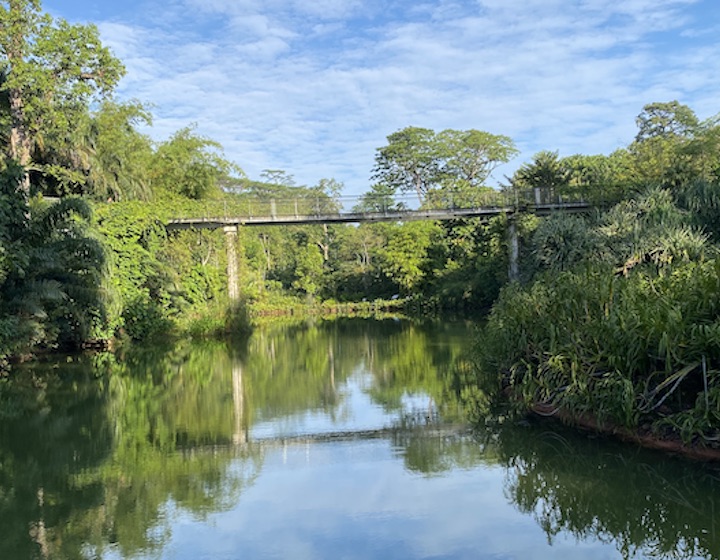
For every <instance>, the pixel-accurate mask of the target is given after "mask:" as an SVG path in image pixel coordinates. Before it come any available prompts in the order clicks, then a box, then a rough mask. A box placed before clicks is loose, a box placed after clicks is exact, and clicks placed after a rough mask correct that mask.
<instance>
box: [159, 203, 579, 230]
mask: <svg viewBox="0 0 720 560" xmlns="http://www.w3.org/2000/svg"><path fill="white" fill-rule="evenodd" d="M588 208H590V205H589V204H588V203H587V202H558V203H548V204H532V205H523V206H483V207H477V208H448V209H438V210H391V211H387V212H319V213H316V214H276V215H258V216H207V217H188V218H176V219H172V220H169V221H168V223H167V224H166V227H167V229H170V230H180V229H217V228H221V227H225V226H270V225H308V224H335V223H363V222H406V221H416V220H454V219H460V218H492V217H493V216H498V215H500V214H508V215H511V214H514V213H516V212H518V211H526V212H532V213H534V214H537V215H541V216H543V215H548V214H551V213H553V212H583V211H585V210H587V209H588Z"/></svg>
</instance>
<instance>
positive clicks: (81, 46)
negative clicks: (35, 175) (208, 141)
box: [0, 0, 125, 193]
mask: <svg viewBox="0 0 720 560" xmlns="http://www.w3.org/2000/svg"><path fill="white" fill-rule="evenodd" d="M124 72H125V70H124V68H123V66H122V64H121V63H120V61H119V60H118V59H117V58H115V57H114V56H113V55H112V54H111V52H110V51H109V50H108V49H107V48H106V47H104V46H103V45H102V44H101V42H100V39H99V35H98V30H97V27H95V26H94V25H71V24H69V23H68V22H67V21H65V20H62V19H58V20H53V18H52V17H50V16H49V15H48V14H45V13H43V12H42V11H41V3H40V0H7V1H4V2H0V76H1V78H2V82H1V83H0V92H1V93H2V94H3V95H4V96H5V97H6V99H7V106H8V112H9V119H8V121H9V125H8V127H7V130H6V132H5V133H6V134H7V138H8V142H7V150H6V153H7V157H8V158H9V159H11V160H13V161H15V162H17V163H18V164H19V165H20V166H22V167H23V168H25V169H26V170H27V169H28V167H30V166H31V164H32V163H33V161H32V158H33V149H34V147H35V146H36V145H37V143H38V138H39V137H40V135H44V136H49V135H52V134H60V133H62V132H63V131H67V130H68V129H69V128H70V127H71V123H72V122H73V117H72V116H73V114H74V113H76V112H77V111H82V110H86V108H87V104H88V102H89V101H90V100H91V99H92V98H93V97H95V96H103V95H106V94H109V93H110V92H111V91H112V90H113V88H114V87H115V85H116V84H117V82H118V80H119V79H120V78H121V77H122V75H123V74H124ZM22 187H23V190H24V191H25V192H26V193H29V191H30V177H29V174H28V172H27V171H26V173H25V175H24V177H23V179H22Z"/></svg>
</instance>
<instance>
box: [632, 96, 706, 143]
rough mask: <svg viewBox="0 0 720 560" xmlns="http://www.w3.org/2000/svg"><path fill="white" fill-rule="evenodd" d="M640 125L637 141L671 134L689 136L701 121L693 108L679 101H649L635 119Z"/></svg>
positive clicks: (665, 136)
mask: <svg viewBox="0 0 720 560" xmlns="http://www.w3.org/2000/svg"><path fill="white" fill-rule="evenodd" d="M635 123H636V124H637V126H638V133H637V136H636V137H635V141H636V142H642V141H644V140H648V139H650V138H657V137H661V138H667V137H670V136H681V137H689V136H691V135H692V133H693V131H694V130H695V129H696V128H697V126H698V124H699V121H698V118H697V116H696V115H695V113H694V112H693V110H692V109H691V108H690V107H688V106H687V105H683V104H682V103H679V102H678V101H669V102H666V103H658V102H656V103H648V104H647V105H645V106H644V107H643V110H642V112H641V113H640V114H639V115H638V116H637V118H636V119H635Z"/></svg>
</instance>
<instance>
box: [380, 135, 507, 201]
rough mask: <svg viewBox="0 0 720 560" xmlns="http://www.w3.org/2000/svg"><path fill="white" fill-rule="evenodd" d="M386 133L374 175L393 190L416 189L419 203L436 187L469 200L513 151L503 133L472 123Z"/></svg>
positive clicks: (435, 189)
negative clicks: (463, 127) (453, 127)
mask: <svg viewBox="0 0 720 560" xmlns="http://www.w3.org/2000/svg"><path fill="white" fill-rule="evenodd" d="M387 138H388V145H387V146H385V147H383V148H380V149H379V150H378V153H377V154H376V156H375V167H374V170H373V179H374V180H376V181H377V183H378V184H379V185H381V186H382V187H383V188H384V189H385V190H389V191H392V192H393V193H394V192H395V191H398V190H399V191H402V192H408V191H415V193H416V194H417V196H418V199H419V200H420V202H421V203H422V202H425V201H426V200H427V198H428V194H430V193H431V192H439V191H443V192H446V193H447V194H450V195H452V196H453V198H455V197H457V198H458V199H460V200H461V202H463V203H465V204H470V203H472V202H473V200H472V199H473V198H476V197H474V196H473V194H475V189H477V188H478V187H482V186H483V184H484V182H485V181H486V180H487V178H488V177H489V175H490V173H491V172H492V171H493V169H495V167H497V166H498V165H499V164H500V163H504V162H507V161H509V160H510V158H511V157H512V156H514V155H515V154H516V153H517V150H516V149H515V146H514V145H513V142H512V140H511V139H510V138H508V137H507V136H500V135H495V134H490V133H488V132H483V131H480V130H474V129H471V130H451V129H447V130H443V131H442V132H440V133H435V132H434V131H432V130H430V129H428V128H417V127H407V128H404V129H402V130H400V131H398V132H395V133H393V134H391V135H390V136H388V137H387ZM383 194H385V195H386V194H387V193H383Z"/></svg>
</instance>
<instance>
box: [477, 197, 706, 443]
mask: <svg viewBox="0 0 720 560" xmlns="http://www.w3.org/2000/svg"><path fill="white" fill-rule="evenodd" d="M689 220H690V217H689V216H688V215H687V214H686V213H684V212H683V211H682V210H680V209H679V208H678V207H677V206H676V205H675V203H674V201H673V198H672V195H671V194H670V192H669V191H667V190H664V189H652V190H650V191H648V192H647V193H645V194H644V195H643V196H640V197H638V198H637V199H636V200H629V201H625V202H622V203H620V204H618V205H616V206H615V207H614V208H612V209H611V210H610V211H609V212H607V213H606V214H605V215H602V216H600V217H599V219H598V220H597V221H596V222H595V223H594V225H593V224H592V223H591V222H586V221H584V220H580V219H578V218H573V217H556V218H553V219H551V220H547V221H545V222H544V223H543V224H541V225H540V227H539V228H538V229H537V231H536V233H535V237H534V239H533V242H534V244H535V247H536V254H537V259H538V264H539V266H540V268H541V269H543V270H545V271H546V272H544V273H542V274H540V275H538V276H536V277H535V279H534V281H533V282H532V283H530V284H529V285H528V286H525V287H524V286H521V285H517V284H514V285H511V286H509V287H507V288H505V289H504V290H503V292H502V294H501V297H500V299H499V300H498V302H497V304H496V305H495V306H494V308H493V311H492V313H491V315H490V319H489V321H488V326H487V333H488V339H487V340H488V342H487V344H486V346H485V347H484V348H483V349H482V352H481V353H482V356H483V364H484V365H483V367H484V369H485V370H486V371H489V372H492V371H494V372H497V373H498V375H499V376H500V378H502V379H503V381H504V383H505V384H506V385H507V386H509V387H510V388H511V390H512V392H513V394H515V395H516V396H518V397H521V400H522V402H523V404H524V406H532V405H536V404H538V403H544V404H545V405H547V406H549V407H551V408H552V409H562V410H563V411H565V412H566V413H568V414H570V415H583V414H590V415H592V416H594V417H595V418H597V419H598V420H600V421H601V422H610V423H612V424H616V425H620V426H624V427H628V428H632V429H636V428H638V427H639V426H640V424H641V423H643V422H647V421H650V422H653V421H657V420H658V419H659V418H660V419H662V422H660V423H659V424H657V425H658V426H659V427H660V426H664V427H665V428H667V427H668V426H670V427H671V428H672V429H675V430H677V431H678V433H679V435H681V436H682V437H683V438H684V439H686V440H687V441H689V440H691V439H693V438H707V440H708V441H710V440H711V439H713V438H715V436H716V433H715V432H716V429H717V423H716V417H715V416H714V413H712V412H711V411H712V410H715V408H716V407H717V402H716V401H715V400H713V399H714V398H715V396H716V395H718V394H720V393H719V392H717V391H716V390H715V387H716V384H717V383H718V380H719V379H720V377H718V374H717V372H718V371H720V368H718V364H720V344H719V343H720V339H719V338H717V333H718V331H717V317H718V316H720V299H718V295H719V294H720V290H718V288H719V287H720V260H718V259H717V258H708V257H710V256H714V255H716V251H715V249H714V248H712V247H710V246H709V245H708V242H707V238H706V237H705V236H703V235H702V234H700V233H698V232H697V231H696V230H694V229H692V228H691V227H689V226H688V225H687V223H688V221H689ZM703 360H704V361H705V363H706V364H709V365H708V366H707V368H706V370H705V375H706V376H707V377H706V379H707V382H708V388H707V390H705V389H704V387H703V383H702V376H701V374H700V366H699V364H700V363H701V361H703ZM659 414H660V415H659Z"/></svg>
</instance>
